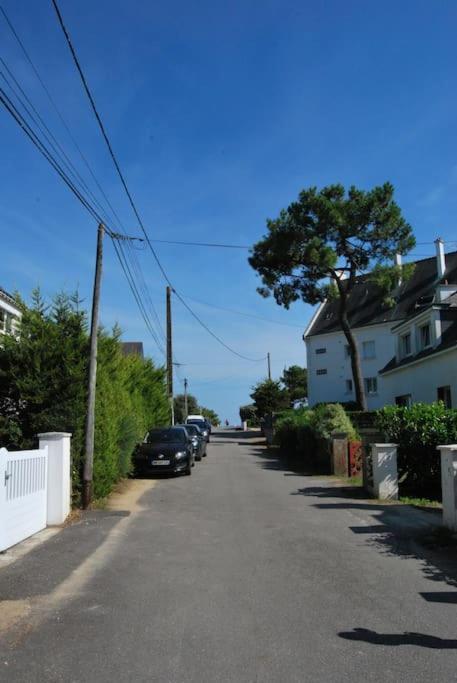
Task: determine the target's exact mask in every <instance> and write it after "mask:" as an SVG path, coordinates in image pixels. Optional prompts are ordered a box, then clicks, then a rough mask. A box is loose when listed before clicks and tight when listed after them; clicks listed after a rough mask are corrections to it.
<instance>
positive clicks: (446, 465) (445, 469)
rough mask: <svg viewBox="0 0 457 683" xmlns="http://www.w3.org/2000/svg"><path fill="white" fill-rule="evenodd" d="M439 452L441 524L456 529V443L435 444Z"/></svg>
mask: <svg viewBox="0 0 457 683" xmlns="http://www.w3.org/2000/svg"><path fill="white" fill-rule="evenodd" d="M437 448H438V450H439V451H440V453H441V491H442V494H443V524H444V526H446V527H447V528H448V529H451V530H452V531H457V444H449V445H445V446H437Z"/></svg>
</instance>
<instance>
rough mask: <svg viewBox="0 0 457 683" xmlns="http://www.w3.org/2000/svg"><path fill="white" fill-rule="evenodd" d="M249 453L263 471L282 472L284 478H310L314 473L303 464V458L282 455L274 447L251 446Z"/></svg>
mask: <svg viewBox="0 0 457 683" xmlns="http://www.w3.org/2000/svg"><path fill="white" fill-rule="evenodd" d="M251 453H252V455H253V456H254V457H255V458H257V461H258V465H259V467H261V468H262V469H263V470H278V471H281V472H284V473H285V476H310V475H312V474H314V473H315V472H314V470H313V469H312V467H311V465H310V463H307V462H304V459H303V456H300V455H293V454H291V455H289V454H287V453H282V452H281V451H280V450H279V448H275V447H274V446H270V447H268V446H260V445H258V444H256V445H251Z"/></svg>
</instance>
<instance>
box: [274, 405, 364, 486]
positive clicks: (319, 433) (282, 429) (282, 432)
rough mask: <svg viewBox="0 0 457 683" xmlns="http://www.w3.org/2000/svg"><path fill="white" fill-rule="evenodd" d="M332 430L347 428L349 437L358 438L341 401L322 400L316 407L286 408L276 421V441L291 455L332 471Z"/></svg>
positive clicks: (338, 430)
mask: <svg viewBox="0 0 457 683" xmlns="http://www.w3.org/2000/svg"><path fill="white" fill-rule="evenodd" d="M333 432H346V433H347V435H348V438H349V439H350V440H354V439H357V438H358V435H357V432H356V430H355V429H354V426H353V425H352V423H351V420H350V419H349V417H348V415H347V414H346V413H345V411H344V408H343V407H342V406H341V405H340V404H337V403H336V404H335V403H327V404H320V405H318V406H316V407H314V408H313V409H309V408H301V409H299V410H286V411H283V412H282V413H280V414H279V415H278V416H277V418H276V421H275V443H276V444H277V445H278V446H279V447H280V448H281V450H282V451H284V452H285V453H287V454H288V455H300V456H302V457H303V456H305V457H306V459H307V461H308V465H310V466H312V467H314V468H319V471H325V472H327V471H329V468H330V459H329V447H328V443H329V441H330V439H331V436H332V433H333Z"/></svg>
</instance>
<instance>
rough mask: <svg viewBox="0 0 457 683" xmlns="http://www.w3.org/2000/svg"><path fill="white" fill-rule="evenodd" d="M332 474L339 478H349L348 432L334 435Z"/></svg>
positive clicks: (334, 433)
mask: <svg viewBox="0 0 457 683" xmlns="http://www.w3.org/2000/svg"><path fill="white" fill-rule="evenodd" d="M331 467H332V474H336V475H337V476H339V477H347V476H349V467H348V435H347V434H346V432H333V434H332V463H331Z"/></svg>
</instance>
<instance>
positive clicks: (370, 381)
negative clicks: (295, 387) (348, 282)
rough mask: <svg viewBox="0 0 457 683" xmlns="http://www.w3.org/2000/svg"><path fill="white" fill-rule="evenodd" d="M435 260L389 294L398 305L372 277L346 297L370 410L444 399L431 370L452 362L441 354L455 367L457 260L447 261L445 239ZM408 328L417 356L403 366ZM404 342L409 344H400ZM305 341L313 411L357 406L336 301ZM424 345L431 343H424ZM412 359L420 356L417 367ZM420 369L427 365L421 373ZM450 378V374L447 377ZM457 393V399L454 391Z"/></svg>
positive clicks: (324, 308) (451, 256)
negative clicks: (324, 405) (321, 406)
mask: <svg viewBox="0 0 457 683" xmlns="http://www.w3.org/2000/svg"><path fill="white" fill-rule="evenodd" d="M436 252H437V253H436V257H432V258H429V259H423V260H421V261H416V262H415V269H414V272H413V274H412V276H411V278H409V279H408V280H407V281H406V282H401V281H400V282H399V283H398V286H397V287H396V289H395V290H394V291H393V292H392V293H391V299H393V300H394V305H391V303H390V305H389V302H386V301H385V296H384V294H383V293H382V292H381V290H380V288H379V287H378V285H377V284H375V282H373V281H372V280H371V279H370V274H369V273H368V274H364V275H361V276H359V277H358V279H357V283H356V285H355V287H354V289H353V290H352V291H351V293H350V295H349V322H350V324H351V327H352V329H353V332H354V334H355V337H356V340H357V344H358V347H359V350H360V356H361V366H362V374H363V378H364V383H365V390H366V395H367V403H368V408H369V409H376V408H380V407H382V406H383V405H385V404H386V403H395V401H396V399H397V398H398V399H399V401H400V400H403V399H402V398H401V397H402V396H403V397H407V396H408V395H410V394H411V400H412V401H433V400H436V399H437V397H438V389H439V388H440V397H442V396H443V395H444V394H443V392H445V391H446V389H445V388H446V387H447V386H448V384H449V383H448V384H446V383H443V384H439V385H436V386H435V384H436V383H435V381H434V380H433V381H432V374H433V373H434V372H435V370H434V369H433V367H432V364H433V363H437V364H440V363H441V362H443V364H444V365H446V363H447V362H448V361H439V360H438V359H439V358H441V355H440V353H441V352H443V358H444V356H445V355H446V354H447V358H448V359H449V363H450V361H451V355H450V353H451V352H450V350H449V349H450V348H451V347H450V346H449V344H451V342H450V339H451V337H452V335H453V334H454V332H453V330H454V325H456V326H457V318H455V317H453V316H454V314H457V308H455V303H454V298H453V297H452V298H450V297H451V295H452V294H453V293H454V292H456V291H457V252H451V253H448V254H446V255H445V254H444V244H443V242H442V241H441V240H440V239H439V240H437V241H436ZM446 299H448V301H447V303H446ZM421 315H423V316H424V318H423V319H424V320H429V319H430V345H427V349H425V347H424V348H423V349H422V348H421V346H420V344H421V341H420V339H421V337H420V335H421V334H423V335H426V334H427V332H425V331H424V332H422V331H420V330H421V329H422V327H423V325H422V322H421V320H422V318H420V316H421ZM452 321H453V322H452ZM410 328H411V330H412V332H411V336H410V342H409V343H410V345H411V349H412V351H411V353H410V354H408V360H406V358H403V357H401V351H400V345H401V344H405V345H406V346H405V349H407V348H408V347H407V344H408V341H407V340H408V336H407V335H408V330H409V329H410ZM418 330H419V331H418ZM443 335H444V336H443ZM400 338H406V340H404V341H400ZM456 338H457V335H456ZM303 339H304V341H305V344H306V355H307V366H308V399H309V403H310V405H311V406H312V405H315V404H316V403H320V402H329V401H330V402H332V401H338V402H343V403H344V402H347V401H353V400H354V399H355V392H354V382H353V379H352V370H351V362H350V357H349V353H348V347H347V341H346V337H345V336H344V334H343V332H342V331H341V326H340V323H339V319H338V302H337V301H326V302H324V303H323V304H321V305H320V307H319V308H318V310H317V311H316V313H315V315H314V316H313V318H312V319H311V321H310V323H309V325H308V327H307V329H306V330H305V333H304V335H303ZM425 342H427V338H426V337H425V336H424V343H425ZM443 344H444V345H446V348H444V347H443ZM451 346H452V344H451ZM432 350H433V353H432ZM424 351H426V352H425V353H424ZM413 354H416V355H417V357H415V361H414V362H413ZM432 356H433V360H432V358H431V357H432ZM426 358H427V359H428V360H427V361H426ZM419 361H420V362H421V363H422V361H423V362H424V365H421V367H420V370H419ZM427 363H428V365H427ZM407 365H408V366H409V369H408V371H406V366H407ZM451 374H452V372H450V373H448V376H450V375H451ZM413 375H414V377H417V380H414V382H416V383H417V387H416V389H415V390H414V391H413V390H411V391H410V390H409V388H408V386H406V387H404V391H403V389H402V390H401V391H400V389H401V388H402V385H403V384H404V383H405V382H406V383H410V382H412V381H413V380H412V377H413ZM419 376H422V379H419ZM425 385H427V390H425ZM441 388H442V389H441ZM451 393H452V386H451ZM454 393H455V396H456V399H457V387H456V389H455V392H454ZM408 400H409V399H408ZM446 400H447V399H446ZM404 401H406V398H404ZM448 402H449V401H448Z"/></svg>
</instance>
